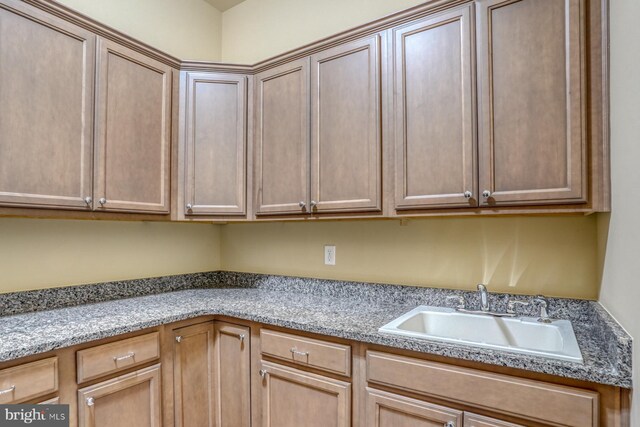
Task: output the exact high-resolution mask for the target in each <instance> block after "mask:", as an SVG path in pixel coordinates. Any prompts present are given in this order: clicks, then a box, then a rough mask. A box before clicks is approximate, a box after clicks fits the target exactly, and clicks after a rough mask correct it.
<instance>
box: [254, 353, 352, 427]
mask: <svg viewBox="0 0 640 427" xmlns="http://www.w3.org/2000/svg"><path fill="white" fill-rule="evenodd" d="M260 373H261V375H263V380H262V424H263V426H264V427H300V426H305V427H332V426H333V427H347V426H350V425H351V384H349V383H347V382H344V381H338V380H334V379H332V378H327V377H323V376H320V375H315V374H310V373H307V372H303V371H299V370H297V369H292V368H288V367H285V366H281V365H277V364H275V363H270V362H265V361H263V362H262V363H261V371H260Z"/></svg>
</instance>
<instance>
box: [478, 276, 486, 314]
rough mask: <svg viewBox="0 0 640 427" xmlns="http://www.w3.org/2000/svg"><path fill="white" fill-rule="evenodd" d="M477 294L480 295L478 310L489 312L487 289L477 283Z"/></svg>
mask: <svg viewBox="0 0 640 427" xmlns="http://www.w3.org/2000/svg"><path fill="white" fill-rule="evenodd" d="M478 292H479V293H480V309H481V310H482V311H484V312H487V311H489V292H488V291H487V287H486V286H485V285H483V284H482V283H479V284H478Z"/></svg>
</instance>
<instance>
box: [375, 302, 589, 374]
mask: <svg viewBox="0 0 640 427" xmlns="http://www.w3.org/2000/svg"><path fill="white" fill-rule="evenodd" d="M379 331H380V332H384V333H389V334H394V335H403V336H407V337H412V338H424V339H430V340H437V341H446V342H452V343H458V344H467V345H473V346H477V347H483V348H490V349H497V350H503V351H510V352H514V353H521V354H530V355H535V356H542V357H547V358H550V359H558V360H566V361H570V362H576V363H583V360H582V354H581V353H580V348H579V347H578V342H577V341H576V336H575V333H574V332H573V327H572V326H571V322H569V321H568V320H554V321H552V322H551V323H541V322H538V319H537V318H535V317H494V316H487V315H482V314H470V313H460V312H457V311H455V310H454V309H452V308H443V307H428V306H420V307H417V308H415V309H413V310H411V311H410V312H408V313H406V314H403V315H402V316H400V317H398V318H397V319H395V320H393V321H391V322H389V323H388V324H386V325H384V326H383V327H382V328H380V329H379Z"/></svg>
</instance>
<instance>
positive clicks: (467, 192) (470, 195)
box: [464, 190, 473, 200]
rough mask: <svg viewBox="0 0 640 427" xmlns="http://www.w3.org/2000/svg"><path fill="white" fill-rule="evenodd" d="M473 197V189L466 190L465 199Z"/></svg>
mask: <svg viewBox="0 0 640 427" xmlns="http://www.w3.org/2000/svg"><path fill="white" fill-rule="evenodd" d="M472 197H473V193H472V192H471V191H468V190H467V191H465V192H464V198H465V199H467V200H469V199H470V198H472Z"/></svg>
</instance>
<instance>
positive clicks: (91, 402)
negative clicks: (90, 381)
mask: <svg viewBox="0 0 640 427" xmlns="http://www.w3.org/2000/svg"><path fill="white" fill-rule="evenodd" d="M95 403H96V401H95V400H93V397H87V406H93V405H94V404H95Z"/></svg>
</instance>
